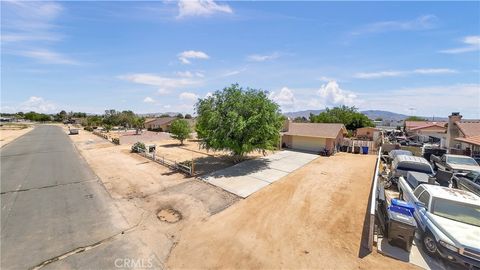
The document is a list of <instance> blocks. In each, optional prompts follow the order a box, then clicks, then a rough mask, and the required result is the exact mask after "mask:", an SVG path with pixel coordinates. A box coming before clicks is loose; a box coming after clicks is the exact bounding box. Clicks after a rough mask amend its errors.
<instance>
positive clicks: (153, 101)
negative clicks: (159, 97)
mask: <svg viewBox="0 0 480 270" xmlns="http://www.w3.org/2000/svg"><path fill="white" fill-rule="evenodd" d="M143 102H145V103H155V100H154V99H153V98H151V97H146V98H144V99H143Z"/></svg>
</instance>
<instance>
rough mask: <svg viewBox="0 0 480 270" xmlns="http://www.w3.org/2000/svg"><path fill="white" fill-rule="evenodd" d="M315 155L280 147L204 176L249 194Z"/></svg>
mask: <svg viewBox="0 0 480 270" xmlns="http://www.w3.org/2000/svg"><path fill="white" fill-rule="evenodd" d="M316 158H318V155H316V154H310V153H303V152H295V151H280V152H277V153H275V154H273V155H270V156H267V157H262V158H258V159H254V160H247V161H244V162H241V163H239V164H237V165H234V166H232V167H228V168H225V169H222V170H219V171H216V172H214V173H211V174H208V175H206V176H203V177H201V178H202V179H203V180H205V181H207V182H208V183H210V184H212V185H215V186H217V187H220V188H222V189H224V190H226V191H229V192H231V193H233V194H235V195H238V196H240V197H242V198H246V197H248V196H250V195H251V194H252V193H254V192H256V191H258V190H260V189H261V188H263V187H265V186H268V185H270V184H271V183H273V182H275V181H277V180H279V179H280V178H282V177H284V176H286V175H287V174H289V173H291V172H293V171H295V170H296V169H299V168H300V167H302V166H304V165H305V164H307V163H309V162H310V161H312V160H314V159H316Z"/></svg>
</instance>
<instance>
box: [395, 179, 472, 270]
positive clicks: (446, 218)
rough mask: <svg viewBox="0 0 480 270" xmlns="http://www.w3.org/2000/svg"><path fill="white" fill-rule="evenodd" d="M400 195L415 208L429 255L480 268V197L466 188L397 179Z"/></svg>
mask: <svg viewBox="0 0 480 270" xmlns="http://www.w3.org/2000/svg"><path fill="white" fill-rule="evenodd" d="M398 188H399V191H400V198H401V199H403V200H405V201H407V202H409V203H411V204H412V205H413V206H414V207H415V212H414V214H413V216H414V217H415V220H416V221H417V225H418V229H419V230H420V231H421V233H422V242H423V246H424V249H425V251H426V252H427V253H428V254H429V255H432V256H433V255H440V256H441V257H443V258H446V259H448V260H450V261H454V262H457V263H460V264H463V265H465V266H467V267H469V268H471V267H473V266H475V267H480V197H479V196H477V195H475V194H473V193H471V192H469V191H465V190H458V189H452V188H447V187H442V186H437V185H429V184H420V185H419V186H418V187H416V188H415V190H412V188H411V187H410V186H409V185H408V183H407V181H406V180H405V178H403V177H400V178H399V181H398Z"/></svg>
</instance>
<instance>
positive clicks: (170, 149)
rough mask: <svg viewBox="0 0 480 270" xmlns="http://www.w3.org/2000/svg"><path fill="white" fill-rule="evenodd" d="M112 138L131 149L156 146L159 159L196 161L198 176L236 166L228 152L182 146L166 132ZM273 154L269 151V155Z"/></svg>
mask: <svg viewBox="0 0 480 270" xmlns="http://www.w3.org/2000/svg"><path fill="white" fill-rule="evenodd" d="M109 136H110V137H115V138H120V143H121V144H122V145H124V146H125V145H128V146H129V147H130V146H131V145H133V144H134V143H136V142H138V141H140V142H143V143H145V144H155V145H156V146H157V151H156V155H157V157H159V158H162V157H163V158H165V159H168V160H171V161H176V162H184V161H191V160H195V172H196V175H203V174H207V173H210V172H213V171H217V170H220V169H223V168H226V167H229V166H232V165H234V162H233V161H232V160H231V159H230V157H229V154H230V153H228V152H225V151H207V150H206V149H204V148H202V147H200V144H199V143H198V141H197V140H195V139H192V140H186V141H185V142H184V145H180V142H179V141H178V140H174V139H172V138H171V137H170V134H169V133H166V132H153V131H145V130H144V131H142V133H141V134H138V135H137V134H135V131H132V130H129V131H127V132H125V131H123V130H120V131H111V132H109ZM271 153H273V152H271V151H267V152H266V153H265V154H266V155H269V154H271ZM263 154H264V153H261V152H254V153H251V154H250V155H248V156H247V157H246V158H247V159H252V158H256V157H260V156H263Z"/></svg>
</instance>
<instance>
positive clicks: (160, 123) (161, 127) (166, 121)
mask: <svg viewBox="0 0 480 270" xmlns="http://www.w3.org/2000/svg"><path fill="white" fill-rule="evenodd" d="M175 120H177V118H176V117H159V118H154V119H150V120H148V121H145V128H146V129H147V130H155V131H164V132H168V131H169V130H170V125H171V124H172V122H173V121H175Z"/></svg>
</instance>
